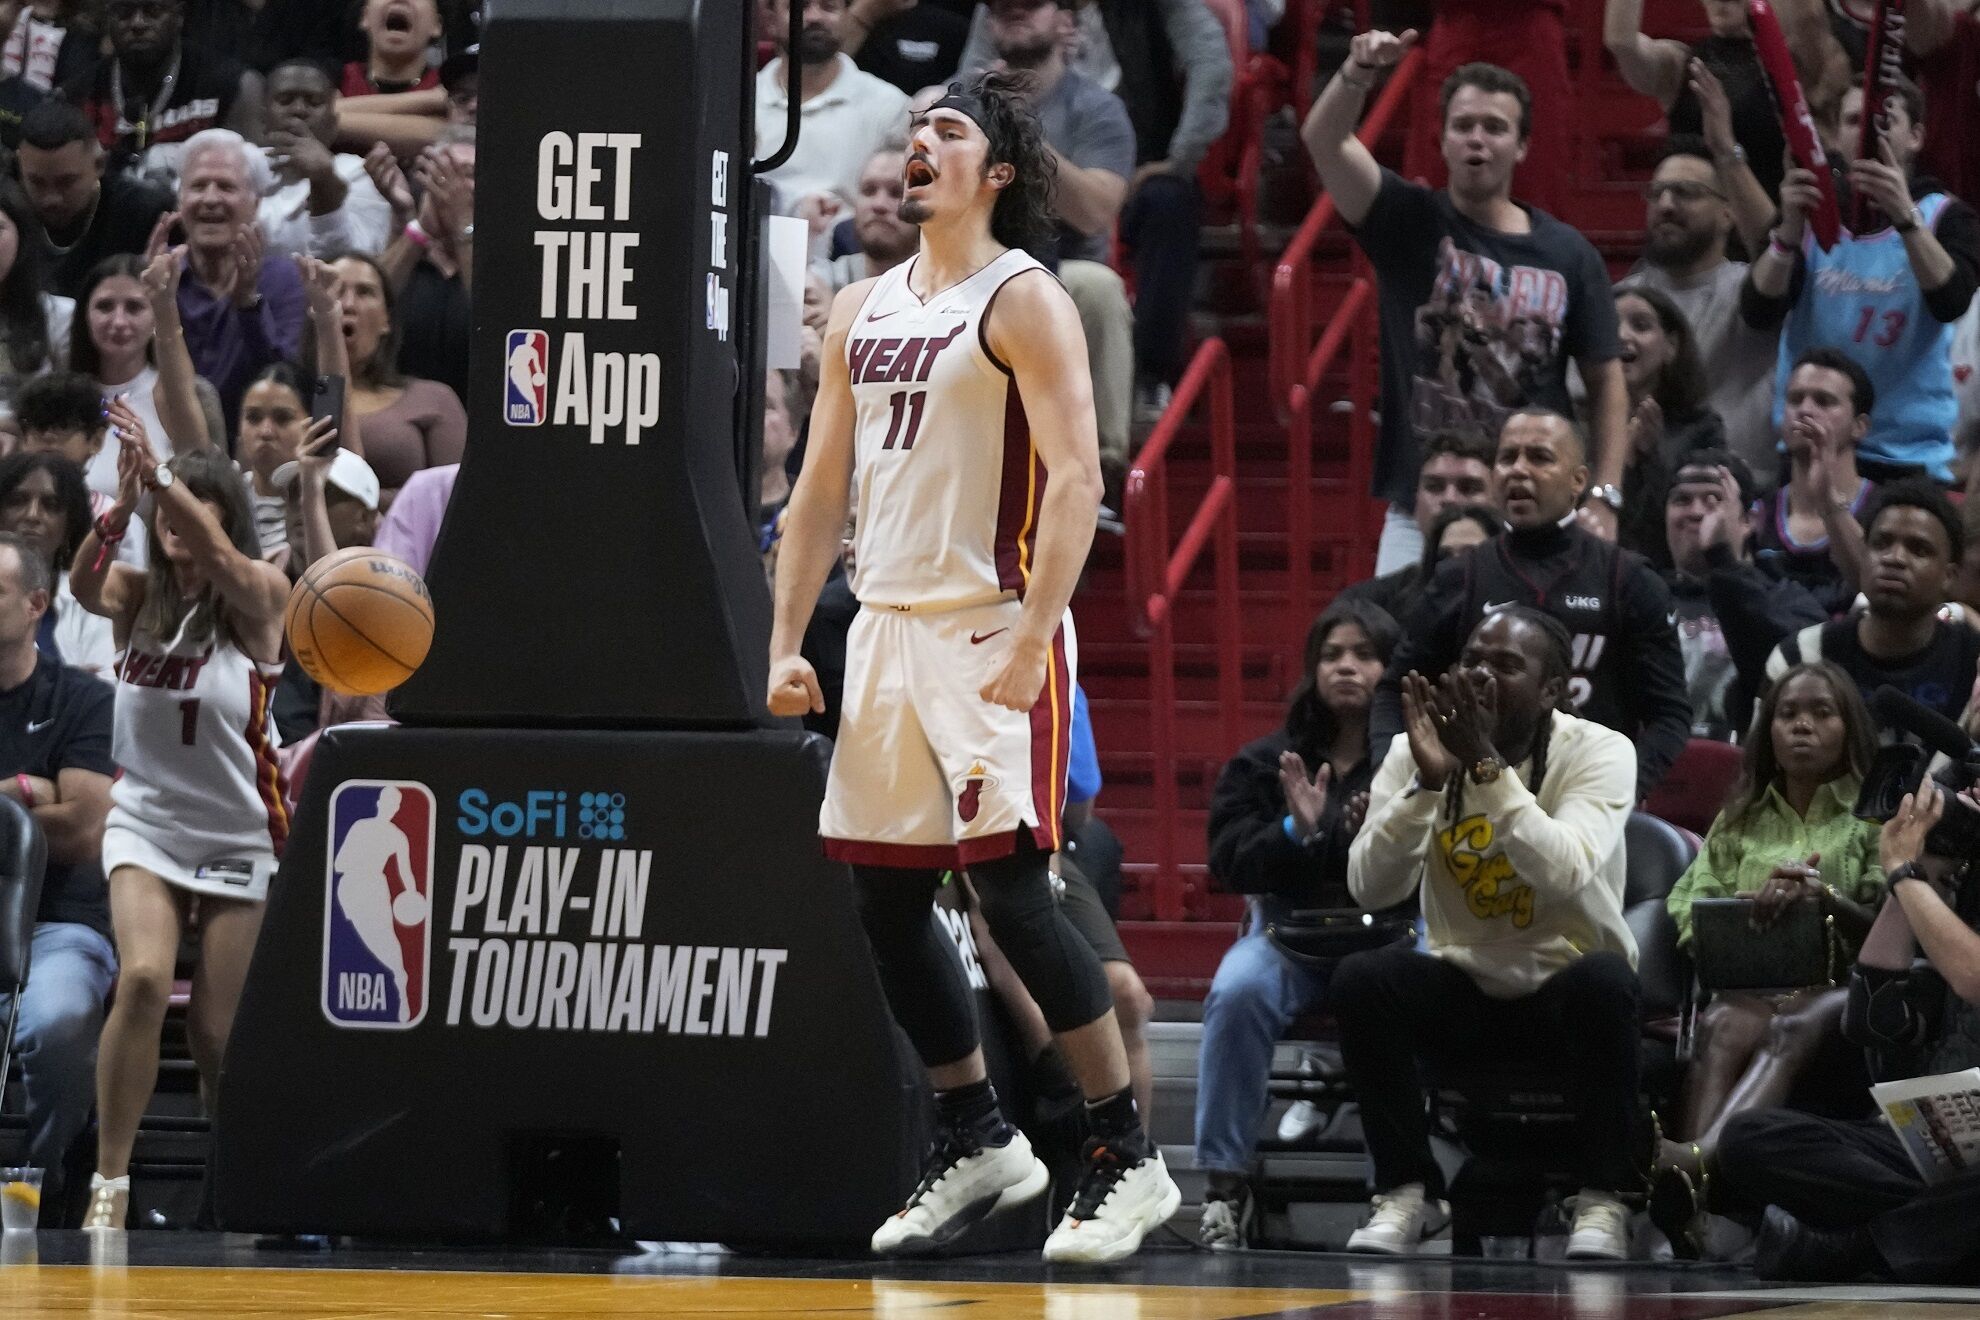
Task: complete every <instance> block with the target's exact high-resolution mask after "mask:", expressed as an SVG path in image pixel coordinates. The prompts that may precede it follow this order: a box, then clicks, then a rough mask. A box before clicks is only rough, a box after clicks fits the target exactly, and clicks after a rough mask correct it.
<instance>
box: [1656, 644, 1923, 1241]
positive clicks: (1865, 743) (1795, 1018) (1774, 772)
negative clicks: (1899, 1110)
mask: <svg viewBox="0 0 1980 1320" xmlns="http://www.w3.org/2000/svg"><path fill="white" fill-rule="evenodd" d="M1875 751H1876V730H1875V727H1874V726H1873V724H1872V723H1871V720H1870V713H1869V711H1868V710H1866V709H1865V708H1864V705H1863V698H1862V697H1861V696H1859V695H1858V694H1857V690H1856V684H1855V682H1854V681H1852V680H1851V679H1850V677H1849V676H1848V675H1847V674H1845V673H1843V672H1842V670H1840V669H1838V668H1836V667H1835V666H1834V665H1832V664H1828V663H1824V662H1817V663H1813V664H1802V665H1796V666H1795V667H1794V668H1792V669H1790V670H1788V671H1787V672H1786V673H1785V674H1783V675H1781V678H1780V681H1779V682H1777V683H1775V684H1774V685H1773V686H1772V687H1771V688H1770V689H1769V690H1768V692H1767V694H1766V696H1765V697H1764V698H1763V699H1762V701H1761V703H1760V711H1759V716H1758V718H1757V720H1756V721H1755V723H1754V734H1753V736H1752V737H1751V738H1749V739H1748V741H1747V744H1746V764H1745V768H1744V770H1743V771H1742V772H1741V774H1740V778H1739V782H1738V783H1737V784H1735V785H1734V786H1733V791H1732V795H1731V797H1730V799H1729V800H1728V802H1727V803H1726V806H1725V809H1724V810H1723V811H1721V812H1720V813H1719V818H1718V819H1717V820H1715V821H1713V822H1712V829H1711V832H1710V833H1708V834H1707V835H1706V837H1705V847H1704V848H1703V850H1702V851H1700V853H1699V854H1698V858H1697V860H1696V861H1694V862H1692V864H1691V867H1690V869H1689V870H1687V871H1686V872H1685V873H1684V876H1683V877H1682V878H1681V879H1680V880H1679V881H1678V883H1677V887H1676V888H1674V889H1673V890H1672V891H1671V896H1670V900H1669V901H1670V909H1671V916H1672V918H1673V919H1674V920H1675V921H1676V922H1677V928H1678V941H1679V943H1680V945H1688V944H1689V943H1690V942H1691V905H1692V903H1693V902H1694V901H1695V900H1697V899H1701V898H1750V899H1752V901H1753V918H1754V921H1755V922H1756V923H1757V924H1759V925H1761V926H1766V925H1769V924H1771V923H1772V922H1774V921H1775V920H1777V919H1778V918H1779V917H1780V915H1781V913H1782V912H1784V911H1785V910H1786V909H1787V908H1788V906H1789V905H1790V904H1793V903H1818V904H1820V905H1821V906H1822V909H1823V911H1824V912H1825V913H1826V914H1828V915H1830V916H1832V917H1833V918H1834V928H1835V931H1836V933H1837V935H1838V936H1839V937H1840V938H1841V940H1842V942H1843V944H1844V946H1845V947H1844V949H1843V951H1842V958H1841V959H1839V962H1838V965H1839V966H1843V965H1847V962H1846V961H1844V960H1843V959H1847V960H1853V959H1854V957H1855V950H1856V946H1857V945H1858V944H1860V943H1861V942H1862V940H1863V936H1864V935H1865V933H1867V932H1868V931H1869V929H1870V923H1871V921H1872V919H1873V918H1874V916H1875V913H1874V911H1873V909H1872V907H1871V906H1870V905H1871V904H1873V903H1874V902H1875V901H1876V899H1877V897H1878V896H1879V895H1881V894H1882V892H1883V885H1884V876H1883V872H1882V871H1881V870H1880V869H1879V867H1878V862H1877V826H1876V825H1874V824H1872V823H1870V822H1868V821H1862V820H1858V819H1856V817H1854V816H1852V815H1851V814H1850V809H1851V808H1852V807H1853V806H1855V804H1856V794H1857V790H1858V788H1859V787H1861V785H1862V782H1863V774H1864V772H1865V771H1866V770H1868V769H1869V766H1870V759H1871V756H1872V755H1873V754H1874V753H1875ZM1847 998H1848V992H1847V989H1846V988H1844V987H1840V986H1836V987H1824V986H1815V987H1810V988H1808V989H1805V990H1797V991H1795V992H1793V993H1791V994H1772V995H1762V994H1746V993H1730V992H1729V993H1722V994H1718V995H1715V996H1714V997H1713V999H1712V1002H1711V1003H1710V1004H1709V1005H1708V1006H1707V1007H1706V1008H1705V1009H1704V1010H1703V1011H1702V1012H1701V1013H1700V1015H1699V1024H1698V1037H1697V1040H1698V1043H1697V1046H1696V1049H1695V1051H1694V1053H1693V1057H1692V1061H1691V1068H1690V1070H1689V1073H1688V1074H1687V1076H1686V1078H1685V1091H1684V1107H1683V1109H1682V1111H1681V1112H1680V1113H1679V1115H1678V1121H1677V1122H1676V1123H1675V1124H1674V1125H1673V1126H1672V1127H1671V1129H1669V1131H1668V1132H1667V1133H1665V1134H1663V1136H1662V1137H1661V1138H1660V1140H1659V1148H1658V1150H1657V1154H1656V1171H1655V1188H1654V1190H1653V1192H1652V1196H1651V1211H1652V1215H1653V1217H1654V1218H1655V1219H1656V1221H1657V1223H1658V1225H1659V1226H1660V1227H1662V1228H1663V1229H1664V1231H1665V1232H1666V1233H1667V1234H1668V1235H1669V1236H1670V1238H1671V1245H1672V1246H1673V1248H1675V1249H1677V1250H1679V1251H1680V1252H1683V1251H1685V1250H1686V1248H1687V1247H1690V1246H1694V1245H1695V1240H1693V1241H1687V1239H1693V1238H1694V1237H1695V1230H1696V1228H1697V1227H1698V1226H1699V1216H1700V1212H1701V1211H1702V1210H1703V1209H1704V1205H1705V1199H1706V1185H1707V1170H1708V1169H1709V1166H1710V1164H1711V1159H1712V1153H1713V1151H1714V1150H1715V1149H1716V1148H1717V1146H1718V1140H1719V1132H1720V1130H1721V1128H1722V1127H1723V1126H1724V1125H1725V1122H1726V1120H1727V1119H1729V1118H1730V1117H1732V1115H1734V1114H1736V1113H1738V1112H1740V1111H1741V1110H1744V1109H1757V1108H1762V1107H1765V1106H1769V1105H1779V1104H1784V1103H1786V1101H1787V1098H1788V1095H1789V1093H1790V1092H1791V1091H1792V1090H1793V1089H1794V1083H1795V1080H1796V1078H1797V1077H1799V1076H1800V1074H1801V1071H1802V1070H1803V1069H1804V1068H1805V1067H1806V1066H1807V1065H1808V1063H1809V1061H1810V1060H1811V1059H1813V1058H1814V1057H1815V1054H1816V1053H1817V1051H1818V1050H1819V1049H1820V1048H1821V1046H1822V1043H1823V1041H1824V1040H1825V1039H1826V1038H1827V1037H1828V1036H1830V1035H1832V1034H1833V1033H1835V1032H1836V1031H1838V1030H1839V1029H1840V1027H1841V1023H1842V1014H1843V1005H1844V1004H1845V1002H1846V1001H1847ZM1672 1138H1675V1139H1672Z"/></svg>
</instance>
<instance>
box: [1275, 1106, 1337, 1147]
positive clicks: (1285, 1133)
mask: <svg viewBox="0 0 1980 1320" xmlns="http://www.w3.org/2000/svg"><path fill="white" fill-rule="evenodd" d="M1326 1126H1327V1116H1326V1115H1325V1114H1323V1113H1321V1112H1320V1106H1318V1105H1316V1104H1314V1103H1313V1102H1312V1101H1311V1100H1295V1101H1293V1103H1292V1104H1290V1105H1288V1106H1286V1112H1285V1113H1284V1114H1283V1115H1281V1116H1280V1118H1279V1140H1280V1141H1283V1142H1285V1143H1286V1144H1287V1145H1296V1144H1298V1143H1299V1142H1302V1141H1311V1140H1313V1139H1314V1138H1315V1137H1317V1136H1319V1135H1320V1129H1322V1128H1324V1127H1326Z"/></svg>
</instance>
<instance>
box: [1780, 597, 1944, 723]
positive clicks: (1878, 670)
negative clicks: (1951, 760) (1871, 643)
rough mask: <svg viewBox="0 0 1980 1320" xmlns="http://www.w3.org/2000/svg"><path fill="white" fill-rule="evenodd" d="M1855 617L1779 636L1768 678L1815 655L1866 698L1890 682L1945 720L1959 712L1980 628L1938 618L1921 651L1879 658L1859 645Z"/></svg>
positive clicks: (1866, 699) (1892, 685) (1869, 697)
mask: <svg viewBox="0 0 1980 1320" xmlns="http://www.w3.org/2000/svg"><path fill="white" fill-rule="evenodd" d="M1859 622H1861V620H1859V619H1856V618H1848V619H1837V620H1836V621H1835V622H1833V623H1825V624H1822V625H1821V626H1820V630H1819V632H1817V630H1816V629H1812V628H1811V629H1804V630H1803V631H1801V632H1798V633H1796V634H1794V635H1793V636H1792V637H1788V638H1785V639H1783V640H1782V642H1781V645H1780V649H1779V653H1778V657H1777V659H1776V660H1775V661H1773V662H1770V663H1769V664H1768V666H1767V674H1768V677H1769V678H1773V677H1778V675H1779V673H1780V671H1781V670H1782V669H1784V668H1786V667H1787V666H1788V665H1797V664H1800V663H1801V662H1802V661H1803V660H1807V659H1815V658H1820V659H1823V660H1827V661H1829V662H1830V663H1831V664H1833V665H1835V666H1837V667H1838V668H1840V669H1841V670H1842V671H1843V672H1844V673H1845V674H1848V675H1849V676H1850V677H1851V678H1853V679H1855V680H1856V686H1857V690H1858V691H1860V692H1861V693H1862V694H1863V699H1864V700H1865V701H1869V700H1870V699H1871V698H1872V697H1873V696H1874V695H1875V694H1876V691H1877V689H1878V688H1880V687H1885V686H1890V687H1894V688H1896V689H1897V690H1898V691H1899V692H1902V693H1903V694H1904V695H1905V696H1907V697H1910V698H1911V699H1912V700H1913V701H1915V702H1917V703H1918V704H1919V705H1921V706H1925V707H1928V708H1930V709H1932V710H1935V711H1937V712H1939V714H1941V715H1943V716H1945V717H1946V718H1947V719H1949V720H1956V719H1958V718H1959V717H1960V714H1961V713H1962V712H1963V711H1964V710H1965V709H1966V702H1967V698H1968V697H1970V696H1971V695H1972V693H1973V675H1974V671H1975V667H1976V666H1980V632H1975V631H1974V630H1973V629H1972V628H1969V627H1967V626H1966V625H1965V624H1964V623H1949V622H1947V621H1946V620H1944V619H1941V620H1939V623H1938V626H1937V627H1936V628H1934V629H1933V631H1932V640H1931V641H1930V642H1929V643H1927V644H1926V645H1925V647H1924V648H1923V649H1922V650H1919V651H1916V652H1914V653H1912V654H1911V655H1903V656H1898V657H1896V658H1895V659H1891V660H1881V659H1879V658H1877V657H1876V656H1874V655H1871V654H1870V653H1869V652H1868V651H1866V650H1864V649H1863V643H1862V642H1861V641H1860V640H1859V639H1858V638H1857V635H1856V629H1857V624H1858V623H1859ZM1811 633H1815V634H1816V635H1817V636H1818V638H1819V642H1820V648H1821V654H1820V656H1819V657H1815V656H1811V655H1809V654H1808V645H1807V642H1808V638H1809V636H1810V634H1811Z"/></svg>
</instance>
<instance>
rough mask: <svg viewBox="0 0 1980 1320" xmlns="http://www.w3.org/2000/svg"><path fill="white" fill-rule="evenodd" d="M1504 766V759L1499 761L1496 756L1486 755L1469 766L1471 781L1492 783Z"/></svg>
mask: <svg viewBox="0 0 1980 1320" xmlns="http://www.w3.org/2000/svg"><path fill="white" fill-rule="evenodd" d="M1505 768H1506V763H1505V762H1504V761H1501V760H1500V759H1499V758H1498V757H1496V756H1488V757H1486V758H1485V759H1484V760H1482V761H1480V762H1479V763H1478V764H1476V765H1474V766H1472V767H1471V782H1472V783H1474V784H1490V783H1494V782H1496V781H1497V780H1498V778H1499V775H1500V774H1501V773H1502V772H1503V771H1504V770H1505Z"/></svg>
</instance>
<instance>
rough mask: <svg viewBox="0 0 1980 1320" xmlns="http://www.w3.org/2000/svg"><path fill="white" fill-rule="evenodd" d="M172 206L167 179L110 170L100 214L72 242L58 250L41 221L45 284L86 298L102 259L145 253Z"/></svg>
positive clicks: (52, 289)
mask: <svg viewBox="0 0 1980 1320" xmlns="http://www.w3.org/2000/svg"><path fill="white" fill-rule="evenodd" d="M171 209H172V191H171V189H169V188H166V187H165V186H163V185H162V184H158V183H153V182H152V181H150V180H148V179H139V178H135V177H133V176H131V175H128V174H106V175H105V176H104V178H103V193H102V196H101V197H99V198H98V199H97V203H96V214H95V215H93V216H91V217H90V221H89V228H87V229H85V230H84V231H83V232H82V235H81V236H80V237H78V238H76V239H75V240H74V242H73V244H72V245H71V246H69V247H67V248H66V249H60V250H58V249H57V248H56V246H55V244H54V243H53V242H52V241H51V240H50V239H49V237H48V234H47V231H45V230H41V229H40V228H39V227H38V226H37V232H36V234H35V247H36V249H37V251H38V252H39V253H40V257H41V263H42V266H41V268H42V275H43V282H44V284H45V286H46V287H47V289H48V290H49V291H50V292H51V293H59V294H61V295H62V296H63V297H64V298H80V297H82V294H83V285H84V283H85V282H86V281H87V280H88V279H89V273H90V272H91V271H92V270H94V269H96V265H97V263H98V262H100V261H102V260H103V259H104V258H105V257H109V256H114V255H116V254H118V253H120V252H127V253H142V252H143V251H144V245H145V244H146V243H147V242H149V241H150V239H151V230H152V227H153V226H155V225H156V224H157V223H158V217H159V216H161V215H163V214H165V212H167V211H169V210H171Z"/></svg>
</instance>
